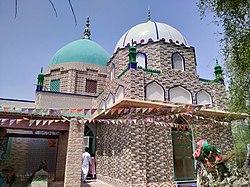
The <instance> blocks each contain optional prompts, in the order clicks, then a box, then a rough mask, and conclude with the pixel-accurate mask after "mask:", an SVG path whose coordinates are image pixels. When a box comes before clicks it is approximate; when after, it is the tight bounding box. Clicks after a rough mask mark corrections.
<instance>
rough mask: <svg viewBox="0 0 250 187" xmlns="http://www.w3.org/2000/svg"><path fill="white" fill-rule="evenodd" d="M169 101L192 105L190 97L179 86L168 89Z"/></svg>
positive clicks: (188, 93)
mask: <svg viewBox="0 0 250 187" xmlns="http://www.w3.org/2000/svg"><path fill="white" fill-rule="evenodd" d="M169 101H171V102H174V103H186V104H192V95H191V93H190V92H189V91H188V90H187V89H185V88H183V87H181V86H178V87H174V88H170V89H169Z"/></svg>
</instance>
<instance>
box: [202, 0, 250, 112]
mask: <svg viewBox="0 0 250 187" xmlns="http://www.w3.org/2000/svg"><path fill="white" fill-rule="evenodd" d="M199 8H200V12H201V14H202V17H204V15H205V13H206V11H211V12H213V13H214V15H215V16H214V17H215V23H216V24H222V27H223V29H224V32H223V33H222V34H223V38H222V40H221V42H222V46H223V47H222V50H223V54H224V61H225V67H226V74H227V77H228V78H229V82H228V83H229V94H230V96H229V103H228V104H229V109H230V110H232V111H235V112H245V113H248V114H250V19H249V18H250V1H249V0H200V4H199Z"/></svg>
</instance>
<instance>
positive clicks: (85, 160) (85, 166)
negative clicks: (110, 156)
mask: <svg viewBox="0 0 250 187" xmlns="http://www.w3.org/2000/svg"><path fill="white" fill-rule="evenodd" d="M88 151H89V148H88V147H86V148H85V153H83V154H82V179H83V181H84V182H86V178H87V175H88V172H89V166H90V165H91V164H92V163H91V156H90V154H89V153H88Z"/></svg>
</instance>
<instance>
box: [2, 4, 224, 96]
mask: <svg viewBox="0 0 250 187" xmlns="http://www.w3.org/2000/svg"><path fill="white" fill-rule="evenodd" d="M14 2H15V1H14V0H12V1H10V0H0V97H4V98H12V99H28V100H34V98H35V86H34V84H36V82H37V75H38V73H39V72H40V68H41V67H43V68H46V67H47V66H48V64H49V62H50V60H51V58H52V56H53V55H54V53H55V52H56V51H57V50H58V49H60V48H61V47H63V46H64V45H66V44H67V43H70V42H71V41H74V40H78V39H80V38H82V36H83V30H84V27H85V21H86V17H87V16H90V24H91V26H90V27H91V34H92V35H91V39H92V40H94V41H95V42H97V43H99V44H100V45H101V46H102V47H104V48H105V49H106V50H107V52H108V53H109V54H110V56H111V55H112V53H113V51H114V48H115V46H116V43H117V42H118V40H119V39H120V37H121V36H122V35H123V34H124V33H125V32H126V31H127V30H128V29H130V28H131V27H133V26H135V25H137V24H139V23H143V22H146V21H147V9H148V7H150V10H151V20H152V21H158V22H162V23H167V24H169V25H171V26H172V27H174V28H176V29H177V30H179V31H180V32H181V33H182V34H183V35H184V36H185V38H186V39H187V41H188V43H189V45H191V46H193V47H195V51H196V59H197V64H198V65H197V70H198V74H199V75H200V77H202V78H206V79H213V78H214V75H213V68H214V65H215V59H216V58H217V59H218V60H219V62H220V63H221V64H223V61H222V59H223V58H222V55H221V53H220V43H219V40H220V36H219V35H218V34H217V32H218V31H219V29H220V28H219V27H218V26H216V25H214V24H213V23H212V20H213V18H212V15H207V16H206V17H205V18H204V19H203V20H201V19H200V13H199V9H198V7H197V2H198V0H126V1H124V0H116V1H115V0H106V1H101V0H89V1H86V0H72V1H71V2H72V4H73V7H74V10H75V14H76V17H77V22H78V24H77V26H75V22H74V19H73V15H72V13H71V10H70V6H69V4H68V0H52V2H53V3H54V5H55V7H56V9H57V13H58V17H57V18H56V17H55V13H54V11H53V8H52V7H51V5H50V3H49V0H36V1H34V0H18V13H17V18H16V19H15V18H14V15H15V3H14Z"/></svg>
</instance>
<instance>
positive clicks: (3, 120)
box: [1, 119, 9, 125]
mask: <svg viewBox="0 0 250 187" xmlns="http://www.w3.org/2000/svg"><path fill="white" fill-rule="evenodd" d="M8 120H9V119H2V122H1V125H4V123H7V122H8Z"/></svg>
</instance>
